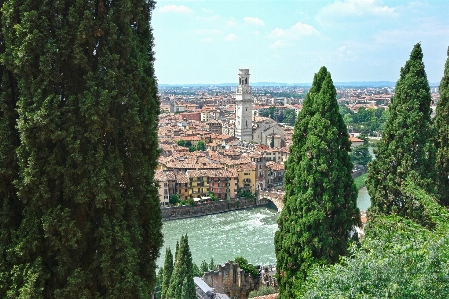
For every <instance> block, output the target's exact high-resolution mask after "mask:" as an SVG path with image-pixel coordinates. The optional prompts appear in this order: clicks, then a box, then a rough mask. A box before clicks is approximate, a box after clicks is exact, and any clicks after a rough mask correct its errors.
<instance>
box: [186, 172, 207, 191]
mask: <svg viewBox="0 0 449 299" xmlns="http://www.w3.org/2000/svg"><path fill="white" fill-rule="evenodd" d="M186 174H187V177H188V178H189V184H188V189H189V191H188V192H189V197H191V198H198V197H205V196H208V194H209V181H208V174H207V170H187V172H186Z"/></svg>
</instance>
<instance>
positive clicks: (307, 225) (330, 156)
mask: <svg viewBox="0 0 449 299" xmlns="http://www.w3.org/2000/svg"><path fill="white" fill-rule="evenodd" d="M336 95H337V94H336V90H335V87H334V85H333V82H332V79H331V75H330V73H329V72H328V71H327V69H326V68H325V67H322V68H321V69H320V71H319V72H318V73H317V74H316V75H315V78H314V83H313V86H312V88H311V89H310V91H309V93H308V94H307V97H306V101H305V102H304V105H303V110H305V111H302V112H301V113H300V115H299V116H298V120H297V122H296V124H295V132H294V139H293V140H294V141H293V144H292V146H291V147H290V156H289V160H288V162H287V172H288V177H289V180H288V183H287V184H286V193H285V196H284V199H283V200H284V209H283V210H282V212H281V215H280V217H279V220H278V225H279V230H278V231H277V232H276V234H275V251H276V258H277V264H276V265H277V277H278V284H279V293H280V298H282V299H287V298H294V297H295V293H296V292H297V291H298V288H299V289H300V288H301V285H302V283H303V282H304V280H305V278H306V277H307V273H308V271H309V270H310V268H311V267H312V265H313V264H317V263H318V264H329V263H335V262H337V261H338V260H339V256H340V255H344V254H346V252H347V247H348V245H349V242H350V235H351V230H352V229H353V226H354V225H359V224H360V212H359V210H358V208H357V207H356V200H357V190H356V188H355V185H354V181H353V179H352V176H351V171H352V163H351V161H350V157H349V154H348V152H349V151H350V146H351V144H350V142H349V135H348V133H347V130H346V126H345V124H344V122H343V118H342V117H341V115H340V113H339V107H338V104H337V98H336ZM297 130H298V131H297Z"/></svg>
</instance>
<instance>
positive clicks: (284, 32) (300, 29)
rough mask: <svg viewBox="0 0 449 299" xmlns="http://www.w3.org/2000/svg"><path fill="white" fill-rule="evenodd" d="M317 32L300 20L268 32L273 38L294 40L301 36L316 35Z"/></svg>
mask: <svg viewBox="0 0 449 299" xmlns="http://www.w3.org/2000/svg"><path fill="white" fill-rule="evenodd" d="M318 34H319V32H318V31H317V30H316V29H315V28H313V26H311V25H308V24H304V23H301V22H298V23H296V24H295V25H293V26H292V27H290V28H288V29H281V28H276V29H274V30H273V31H271V32H270V33H269V34H268V37H269V38H273V39H289V40H296V39H299V38H300V37H301V36H310V35H318Z"/></svg>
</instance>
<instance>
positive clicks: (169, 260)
mask: <svg viewBox="0 0 449 299" xmlns="http://www.w3.org/2000/svg"><path fill="white" fill-rule="evenodd" d="M172 273H173V255H172V253H171V250H170V248H167V249H166V251H165V261H164V278H163V281H162V292H161V299H165V298H166V294H167V290H168V287H169V286H170V279H171V275H172Z"/></svg>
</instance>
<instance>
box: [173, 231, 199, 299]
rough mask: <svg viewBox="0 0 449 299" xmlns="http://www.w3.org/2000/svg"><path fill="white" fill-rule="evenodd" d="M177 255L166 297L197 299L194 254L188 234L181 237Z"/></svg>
mask: <svg viewBox="0 0 449 299" xmlns="http://www.w3.org/2000/svg"><path fill="white" fill-rule="evenodd" d="M175 257H176V259H175V265H174V268H173V273H172V276H171V279H170V287H169V288H168V291H167V294H166V298H167V299H181V298H182V299H195V298H196V289H195V284H194V282H193V264H192V254H191V253H190V248H189V241H188V238H187V235H185V236H182V237H181V241H180V243H179V250H178V251H177V254H175Z"/></svg>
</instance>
